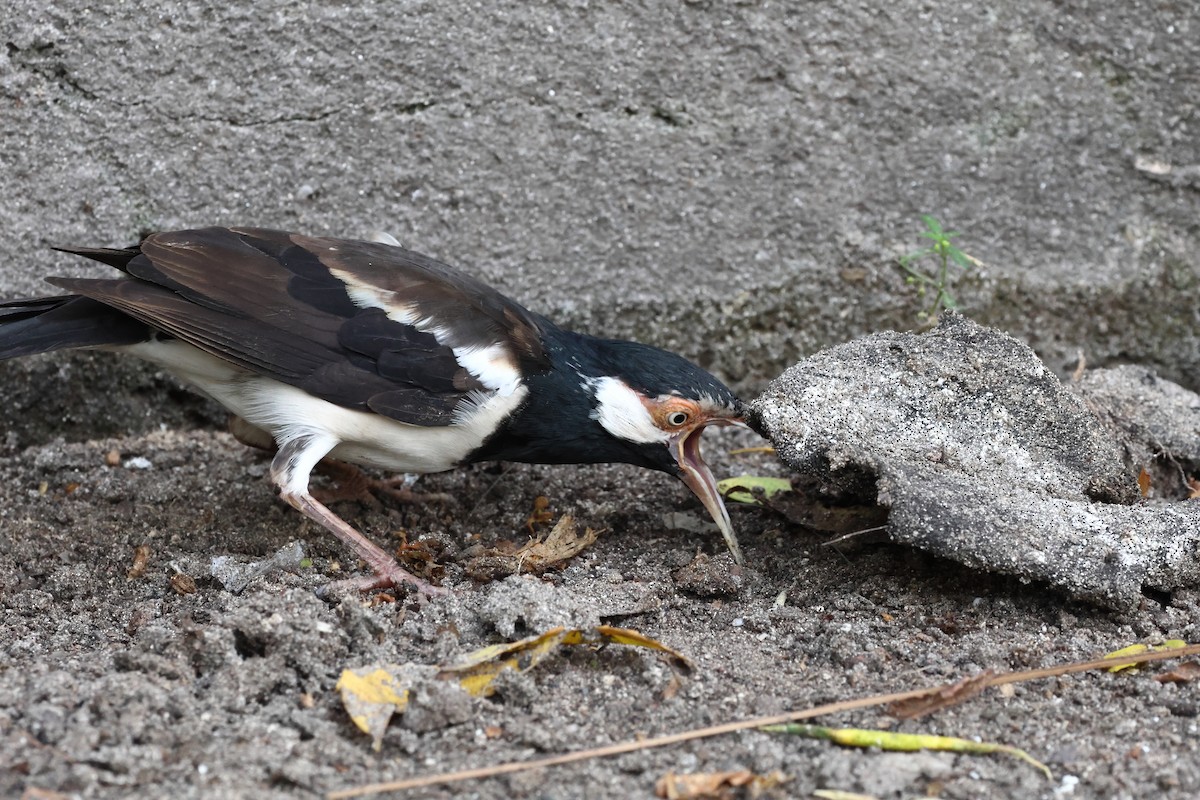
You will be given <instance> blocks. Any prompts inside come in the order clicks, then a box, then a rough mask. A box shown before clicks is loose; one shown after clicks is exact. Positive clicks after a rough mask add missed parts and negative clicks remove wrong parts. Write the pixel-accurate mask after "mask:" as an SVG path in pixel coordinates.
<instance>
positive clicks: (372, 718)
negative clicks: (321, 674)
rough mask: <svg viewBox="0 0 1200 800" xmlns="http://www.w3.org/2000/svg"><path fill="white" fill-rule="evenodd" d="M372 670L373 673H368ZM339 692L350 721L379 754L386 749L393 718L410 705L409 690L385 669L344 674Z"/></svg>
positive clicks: (340, 680)
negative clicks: (384, 735)
mask: <svg viewBox="0 0 1200 800" xmlns="http://www.w3.org/2000/svg"><path fill="white" fill-rule="evenodd" d="M368 670H369V671H368ZM336 688H337V690H338V692H340V693H341V695H342V705H344V706H345V707H346V711H347V712H348V713H349V714H350V720H351V721H352V722H353V723H354V724H355V726H357V727H358V729H359V730H360V731H362V732H363V733H365V734H367V735H369V736H370V737H371V738H372V740H373V742H372V745H373V747H374V748H375V750H379V749H380V747H381V746H382V745H383V732H384V731H385V730H386V729H387V725H388V722H389V721H390V720H391V718H392V714H394V713H396V712H399V711H403V710H404V708H405V706H407V705H408V689H407V688H403V687H401V686H399V685H398V679H397V677H396V675H395V674H393V671H389V670H386V669H383V668H375V669H371V668H370V667H368V668H367V669H364V670H359V671H355V670H350V669H344V670H342V674H341V677H339V678H338V682H337V687H336Z"/></svg>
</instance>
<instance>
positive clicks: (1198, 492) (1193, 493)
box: [1187, 478, 1200, 500]
mask: <svg viewBox="0 0 1200 800" xmlns="http://www.w3.org/2000/svg"><path fill="white" fill-rule="evenodd" d="M1187 487H1188V496H1187V499H1188V500H1200V478H1188V482H1187Z"/></svg>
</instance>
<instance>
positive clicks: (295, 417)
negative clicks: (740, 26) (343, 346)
mask: <svg viewBox="0 0 1200 800" xmlns="http://www.w3.org/2000/svg"><path fill="white" fill-rule="evenodd" d="M120 349H121V350H122V351H124V352H127V353H130V354H131V355H135V356H138V357H140V358H143V359H145V360H147V361H150V362H152V363H155V364H158V365H159V366H161V367H163V368H164V369H166V370H168V371H169V372H171V373H173V374H175V375H176V376H177V377H179V378H180V379H181V380H184V381H186V382H187V383H190V384H192V385H193V386H195V387H196V388H198V389H200V390H201V391H202V392H203V393H204V394H206V395H208V396H209V397H211V398H212V399H213V400H215V401H216V402H218V403H220V404H221V405H222V406H223V407H224V408H225V409H226V410H228V411H229V412H230V413H232V414H235V415H237V416H239V417H241V418H242V419H244V420H245V421H246V422H248V423H250V424H251V425H253V426H255V427H257V428H261V429H262V430H264V431H267V432H268V433H270V434H271V436H272V437H273V438H274V439H275V441H276V442H277V443H282V442H286V441H290V440H292V439H294V438H297V437H300V436H304V435H308V434H313V433H317V434H321V435H324V436H330V437H333V438H334V439H336V440H337V441H338V444H337V446H335V447H334V448H333V450H332V451H330V455H332V456H333V457H334V458H340V459H342V460H344V461H350V462H352V463H355V464H362V465H365V466H372V467H377V468H379V469H383V470H388V471H391V472H441V471H443V470H447V469H451V468H453V467H455V466H458V465H459V464H461V463H462V462H463V461H464V460H465V459H466V457H467V456H468V455H469V454H471V453H472V452H474V451H475V450H477V449H478V448H479V446H480V445H481V444H482V443H483V442H484V441H485V440H486V439H487V438H488V437H489V436H490V435H491V434H492V433H493V432H494V431H495V430H496V429H497V428H499V427H500V426H501V425H502V424H503V423H504V421H505V420H506V419H507V418H508V417H509V416H511V415H512V413H513V412H514V411H515V410H516V409H518V408H519V407H520V406H521V404H522V403H523V402H524V401H525V397H526V395H527V394H528V391H529V390H528V388H527V387H525V386H523V385H521V386H517V387H516V388H515V389H513V390H512V391H510V392H509V393H507V394H503V393H500V392H491V393H477V394H475V395H473V396H472V398H471V403H470V404H469V406H468V407H467V408H465V409H464V410H463V412H462V413H460V414H456V416H455V421H454V423H453V424H450V425H438V426H429V427H425V426H421V425H412V424H408V423H404V422H399V421H397V420H394V419H391V418H388V417H384V416H381V415H379V414H375V413H372V412H370V411H360V410H357V409H351V408H344V407H342V406H339V405H337V404H335V403H330V402H329V401H327V400H322V399H320V398H318V397H314V396H312V395H310V394H308V393H306V392H304V391H303V390H301V389H298V388H296V387H294V386H289V385H287V384H285V383H281V382H280V381H276V380H274V379H272V378H267V377H264V376H262V375H257V374H255V373H253V372H250V371H249V370H245V369H242V368H241V367H238V366H235V365H233V364H230V363H229V362H227V361H224V360H223V359H220V358H217V357H215V356H213V355H210V354H208V353H206V352H204V351H203V350H200V349H199V348H196V347H193V346H192V345H189V344H185V343H183V342H180V341H178V340H168V341H149V342H144V343H140V344H137V345H132V346H129V347H123V348H120Z"/></svg>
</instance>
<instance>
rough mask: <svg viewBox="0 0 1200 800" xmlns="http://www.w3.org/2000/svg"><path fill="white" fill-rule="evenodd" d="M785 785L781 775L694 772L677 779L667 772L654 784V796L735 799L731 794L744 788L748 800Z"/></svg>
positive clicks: (671, 799)
mask: <svg viewBox="0 0 1200 800" xmlns="http://www.w3.org/2000/svg"><path fill="white" fill-rule="evenodd" d="M785 781H787V776H785V775H784V774H783V773H782V772H778V771H776V772H772V773H770V774H768V775H755V774H754V773H753V772H751V771H750V770H748V769H739V770H730V771H728V772H694V773H688V774H685V775H679V774H676V773H674V772H668V773H667V774H666V775H663V776H662V777H661V778H659V779H658V781H657V782H656V783H655V784H654V794H655V796H657V797H662V798H666V800H724V799H725V798H732V797H735V796H737V795H736V794H735V793H734V790H736V789H740V788H742V787H743V786H744V787H746V788H747V789H748V790H749V792H750V796H751V797H758V796H759V795H761V793H762V792H764V791H766V790H768V789H773V788H775V787H776V786H779V785H780V784H782V783H784V782H785Z"/></svg>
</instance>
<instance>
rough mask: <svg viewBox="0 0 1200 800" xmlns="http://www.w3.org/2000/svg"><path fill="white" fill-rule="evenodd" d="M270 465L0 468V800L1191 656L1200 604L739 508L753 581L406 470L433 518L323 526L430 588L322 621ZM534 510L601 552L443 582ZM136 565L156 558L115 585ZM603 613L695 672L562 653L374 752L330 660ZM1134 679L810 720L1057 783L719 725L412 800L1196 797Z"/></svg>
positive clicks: (574, 745) (631, 528)
mask: <svg viewBox="0 0 1200 800" xmlns="http://www.w3.org/2000/svg"><path fill="white" fill-rule="evenodd" d="M753 443H754V437H753V436H752V435H751V434H749V432H744V431H743V432H738V431H733V432H712V433H710V434H709V439H708V445H707V448H706V452H707V454H708V456H709V460H710V462H711V463H713V465H714V469H715V470H716V472H717V473H718V475H727V474H740V473H742V472H751V473H769V472H772V471H776V470H778V469H779V468H778V466H777V465H776V464H775V463H774V462H773V461H772V459H771V457H770V456H766V455H753V454H752V455H730V454H729V451H730V450H731V449H734V448H736V447H740V446H744V445H748V444H753ZM112 451H115V453H116V455H112ZM113 462H116V465H115V466H113V465H111V464H112V463H113ZM266 465H267V461H266V457H265V456H264V455H263V454H262V453H259V452H256V451H253V450H249V449H246V448H245V447H243V446H241V445H240V444H238V443H237V442H236V441H234V440H233V439H232V438H231V437H230V436H229V435H228V434H227V433H224V432H219V431H214V430H211V429H204V428H202V429H196V430H187V431H181V430H173V429H172V430H163V431H159V432H155V433H151V434H149V435H144V436H131V437H128V438H119V439H106V440H100V441H91V442H84V443H63V442H61V441H59V442H56V443H51V444H47V445H40V446H34V447H28V448H16V447H12V446H11V445H10V446H9V448H8V450H7V452H5V453H4V458H3V459H0V519H2V520H3V528H4V535H3V536H0V607H2V608H3V611H2V615H0V625H2V633H0V796H5V797H22V796H24V797H29V798H46V797H59V796H64V797H165V796H172V797H178V798H186V797H315V796H321V795H322V794H324V793H326V792H330V791H336V790H341V789H347V788H351V787H354V786H356V785H360V784H366V783H373V782H377V781H382V780H388V779H393V778H398V777H405V776H415V775H423V774H430V773H436V772H442V771H448V770H456V769H461V768H468V767H478V766H483V765H488V764H495V763H500V762H506V761H513V760H525V759H532V758H538V757H543V756H546V755H553V754H558V753H563V752H567V751H571V750H578V749H584V748H590V747H594V746H597V745H602V744H606V743H611V742H620V741H625V740H628V739H632V738H635V737H652V736H658V735H662V734H667V733H671V732H676V731H683V730H686V729H691V728H696V727H700V726H706V725H711V724H714V723H719V722H724V721H729V720H737V719H744V718H749V717H752V716H756V715H764V714H772V713H778V712H781V711H785V710H788V709H801V708H805V707H808V706H811V705H816V704H820V703H825V702H829V701H833V700H839V699H847V698H854V697H860V696H864V695H869V694H873V693H879V692H888V691H895V690H902V689H909V688H915V687H921V686H927V685H934V684H939V683H943V682H947V681H952V680H955V679H958V678H960V677H963V676H966V675H970V674H973V673H975V672H977V671H979V670H980V669H983V668H993V669H997V670H1009V669H1025V668H1030V667H1036V666H1043V665H1052V664H1057V663H1061V662H1067V661H1073V660H1078V659H1085V658H1089V657H1095V656H1099V655H1102V654H1104V653H1106V652H1108V651H1110V650H1113V649H1116V648H1118V647H1122V646H1124V645H1127V644H1130V643H1134V642H1140V641H1153V640H1159V639H1164V638H1181V639H1186V640H1189V641H1197V640H1200V633H1198V632H1197V630H1196V627H1197V623H1196V620H1197V619H1198V618H1200V593H1197V592H1195V591H1191V592H1178V593H1176V594H1175V596H1173V597H1171V598H1169V599H1164V598H1159V599H1158V600H1157V601H1156V600H1150V599H1148V600H1147V601H1146V602H1145V603H1144V604H1143V606H1142V607H1141V608H1140V609H1139V610H1137V611H1136V612H1134V613H1129V614H1118V613H1113V612H1109V611H1104V610H1098V609H1097V608H1094V607H1090V606H1087V605H1082V604H1078V603H1075V602H1071V601H1068V600H1066V599H1064V598H1063V597H1062V596H1060V595H1057V594H1055V593H1054V592H1052V591H1050V590H1047V589H1044V588H1043V587H1040V586H1037V585H1022V584H1021V583H1019V582H1017V581H1015V580H1011V579H1004V578H995V577H991V576H988V575H985V574H980V573H976V572H972V571H970V570H967V569H965V568H962V567H959V566H957V565H955V564H952V563H949V562H945V561H940V560H937V559H934V558H932V557H928V556H925V555H922V554H920V553H919V552H916V551H913V550H911V549H907V548H901V547H897V546H893V545H886V544H860V545H854V546H849V545H847V546H840V547H833V546H823V545H822V539H821V538H820V537H818V536H816V535H815V534H813V533H812V532H807V531H805V530H802V529H798V528H795V527H792V526H789V525H788V524H786V523H784V522H782V521H781V520H780V519H778V518H773V517H771V516H769V515H767V514H765V513H764V512H761V511H758V510H755V509H747V508H735V509H733V518H734V523H735V525H736V527H737V529H738V531H739V533H740V538H741V541H742V546H743V548H744V550H745V552H746V556H747V560H748V565H747V567H746V569H745V570H744V571H739V570H738V569H736V568H735V567H734V565H733V562H732V560H731V559H730V557H729V556H728V554H726V553H724V552H723V550H724V548H723V545H722V542H721V540H720V537H719V536H718V535H716V534H715V533H714V532H707V531H703V530H701V531H699V532H689V531H687V530H670V529H668V528H667V523H668V521H670V520H676V521H677V520H680V519H682V520H684V521H685V522H686V521H687V520H691V519H693V518H698V517H699V516H700V515H701V514H702V513H703V512H702V510H701V509H700V508H699V507H698V505H697V504H696V503H695V502H694V501H693V500H692V499H691V497H690V495H689V493H687V492H686V490H684V489H683V487H681V486H679V485H677V484H676V483H675V482H674V481H673V480H671V479H669V478H666V477H664V476H658V475H654V474H650V473H643V472H640V471H638V470H636V469H633V468H624V467H525V466H484V467H477V468H472V469H467V470H463V471H459V472H453V473H447V474H444V475H436V476H428V477H426V478H424V479H422V481H421V482H420V483H419V484H418V487H419V488H421V489H422V490H424V491H428V492H446V493H448V494H449V495H450V498H451V499H450V500H449V501H448V502H447V503H444V504H438V503H429V504H424V505H418V506H406V507H400V508H390V509H386V510H385V509H372V508H371V507H369V506H366V505H363V504H359V503H355V502H349V503H342V504H339V505H338V506H336V508H337V509H338V510H339V511H340V512H341V513H343V514H344V515H345V516H347V517H348V518H350V519H351V520H352V521H353V522H354V523H355V524H357V525H359V526H360V527H361V528H362V529H364V530H366V531H368V532H370V534H371V535H372V536H373V537H374V538H375V539H376V540H379V541H385V540H387V541H390V544H391V545H392V546H395V545H396V544H398V540H397V539H396V538H394V537H396V536H397V532H398V531H400V530H404V531H406V532H407V536H408V541H409V542H410V543H411V542H414V541H419V542H425V543H426V544H427V545H428V548H427V551H428V552H430V553H433V554H434V556H435V559H436V561H437V562H439V563H441V564H443V565H444V576H443V580H444V584H445V585H446V586H447V587H448V588H449V589H450V590H451V593H450V594H449V595H448V596H446V597H439V598H436V599H433V600H431V601H429V602H427V603H424V604H422V603H419V602H417V601H416V600H414V599H412V598H405V597H401V598H400V599H399V600H398V601H397V602H393V603H388V602H383V603H375V604H372V603H369V602H364V601H363V600H360V599H357V598H356V599H344V600H341V601H325V600H322V599H319V598H318V597H317V596H316V595H315V594H314V591H313V590H314V588H315V587H317V586H319V585H321V584H322V583H323V582H325V581H326V580H328V579H329V578H330V577H339V576H344V575H346V574H347V572H348V571H350V570H352V569H353V565H351V564H346V563H345V561H344V559H345V553H344V552H343V551H342V550H341V549H340V547H339V546H338V544H337V543H336V542H335V541H334V540H333V539H332V537H330V536H329V535H327V534H326V533H324V532H323V531H318V530H316V529H315V528H314V527H313V526H311V525H308V524H307V523H305V522H303V521H302V520H301V518H300V517H299V515H297V514H295V513H294V512H292V511H291V510H290V509H287V508H285V507H284V506H283V505H282V504H281V503H280V502H279V501H278V500H276V499H275V498H274V497H273V496H272V492H271V491H270V488H269V486H268V484H267V482H266V480H265V479H264V477H263V476H264V471H265V468H266ZM538 495H544V496H546V497H548V498H549V500H550V510H551V511H552V512H554V513H555V514H561V513H564V512H571V513H573V514H575V515H576V517H577V519H578V521H579V523H580V524H581V525H586V526H591V527H594V528H603V529H604V532H603V533H602V534H601V536H600V538H599V540H598V541H597V542H596V543H595V544H594V545H593V546H591V547H590V548H589V549H588V550H586V551H585V552H584V553H582V554H581V555H580V556H578V557H577V558H576V559H574V560H573V561H572V562H571V563H570V564H569V565H568V566H567V567H566V568H565V569H562V570H561V571H557V572H551V573H549V574H548V575H546V576H545V577H543V578H541V579H538V578H534V577H529V576H521V577H508V578H504V579H499V580H494V581H489V582H479V581H477V580H472V579H471V578H470V577H467V575H466V573H465V571H464V564H465V563H467V562H469V560H470V558H471V556H472V554H476V553H478V551H479V548H481V547H483V548H487V547H491V546H494V545H495V544H496V543H498V542H500V541H503V540H510V541H517V542H523V541H524V540H525V539H526V537H527V531H526V530H525V522H526V519H527V517H528V515H529V513H530V511H531V510H532V509H533V507H534V501H535V498H536V497H537V496H538ZM670 514H673V515H674V516H671V517H669V518H665V517H664V515H670ZM676 524H678V523H677V522H676ZM685 527H686V525H685ZM389 531H390V532H391V533H390V534H389V533H387V532H389ZM389 537H392V538H390V539H389ZM297 539H299V540H300V541H302V542H303V544H304V546H305V548H306V552H307V553H308V555H309V556H310V557H311V558H312V562H313V563H312V566H311V568H305V569H300V570H299V571H298V572H276V573H273V574H269V575H266V576H263V577H260V578H257V579H255V580H254V581H253V582H251V584H250V585H249V586H248V587H247V588H246V589H245V591H244V592H242V593H241V594H233V593H231V592H229V591H227V590H226V589H225V588H223V586H222V585H221V584H220V583H219V582H217V581H216V580H215V579H213V578H211V577H209V564H210V559H211V558H212V557H213V556H217V555H229V556H232V557H233V558H234V559H235V560H237V561H241V562H246V563H250V562H253V561H255V560H258V559H262V558H265V557H267V556H269V555H271V554H272V553H275V552H276V551H278V550H279V549H280V548H283V547H284V546H286V545H288V544H289V543H291V542H293V541H295V540H297ZM139 545H148V546H149V549H150V550H149V553H150V555H149V561H148V565H147V568H146V570H145V572H144V574H143V575H142V576H141V577H136V578H132V579H131V578H129V577H127V572H128V570H129V569H130V568H131V566H132V565H133V562H134V550H135V548H136V547H138V546H139ZM339 561H341V562H342V563H341V566H340V567H339V566H338V562H339ZM177 573H183V574H186V575H188V576H191V577H192V578H194V579H195V585H196V591H195V592H194V593H191V594H180V593H179V592H178V591H176V590H175V588H173V585H172V582H171V578H172V576H174V575H176V574H177ZM177 582H178V579H177ZM597 621H603V622H606V623H609V624H613V625H619V626H623V627H627V628H634V629H637V630H639V631H641V632H643V633H645V634H647V635H649V636H652V637H654V638H656V639H658V640H660V641H662V642H664V643H666V644H668V645H670V646H672V647H674V648H677V649H678V650H680V651H682V652H683V653H685V654H686V655H687V656H688V657H690V658H691V659H692V661H693V662H694V669H693V670H692V672H691V673H690V674H688V675H679V674H677V673H676V672H675V671H673V669H672V667H671V666H670V665H669V664H668V663H667V662H666V661H665V660H663V659H662V658H661V657H659V656H656V655H654V654H652V653H650V652H649V651H644V650H635V649H629V648H622V647H615V646H611V647H607V648H605V649H601V650H588V649H584V648H571V649H570V650H568V651H566V652H563V653H562V654H561V655H557V656H554V657H552V658H551V659H549V660H548V661H547V662H545V663H543V664H541V665H540V666H539V667H538V668H537V669H534V670H532V671H530V672H528V673H526V674H524V675H519V676H508V677H506V678H505V679H503V680H502V681H501V683H500V691H499V692H498V693H497V694H496V695H495V696H493V697H491V698H488V699H476V700H470V701H469V702H467V703H465V704H462V703H460V704H459V706H458V708H457V710H453V709H452V710H450V711H447V709H445V708H437V707H434V708H430V709H425V711H424V713H420V709H415V710H414V713H412V714H411V718H410V716H408V715H406V716H405V717H403V718H397V719H394V720H393V722H392V725H391V727H390V728H389V730H388V732H387V734H386V736H385V737H384V740H383V746H382V749H381V750H380V751H379V752H374V751H373V750H372V748H371V742H370V740H369V738H368V737H367V736H365V735H363V734H362V733H360V732H359V731H358V730H357V729H356V728H354V726H353V725H352V724H351V722H350V721H349V719H348V716H347V713H346V711H345V710H344V708H343V707H342V704H341V702H340V699H339V696H338V693H337V692H336V691H335V690H334V686H335V683H336V681H337V679H338V675H339V673H340V672H341V670H342V669H344V668H355V667H363V666H368V665H371V664H380V663H404V662H414V663H420V664H439V663H447V662H451V661H453V660H455V659H456V658H458V657H461V656H462V655H464V654H466V653H468V652H470V651H472V650H475V649H476V648H479V647H481V646H484V645H488V644H493V643H497V642H502V641H506V640H509V639H514V638H519V637H521V636H527V635H530V634H531V633H534V632H538V631H541V630H544V629H546V628H549V627H551V626H552V625H555V624H560V623H561V624H584V625H587V624H595V622H597ZM1158 671H1160V670H1158V669H1147V670H1144V671H1142V672H1139V673H1136V674H1130V673H1121V674H1107V673H1086V674H1080V675H1074V676H1069V677H1063V678H1059V679H1052V680H1042V681H1037V682H1032V683H1027V684H1018V685H1016V686H1014V687H1012V688H1013V691H1011V692H1001V691H1000V690H998V689H991V690H988V691H987V692H986V693H984V694H983V695H981V696H979V697H977V698H975V699H973V700H971V701H969V702H967V703H965V704H963V705H960V706H958V707H955V708H953V709H950V710H947V711H943V712H940V713H937V714H935V715H933V716H932V717H928V718H926V719H923V720H919V721H916V722H903V723H895V722H894V721H893V720H891V719H890V718H889V717H887V716H886V715H885V714H884V713H883V712H882V710H880V709H869V710H865V711H859V712H855V713H847V714H841V715H837V716H835V717H828V718H822V719H821V720H818V722H821V723H823V724H829V725H836V726H856V727H894V728H895V729H896V730H901V731H908V732H923V733H935V734H946V735H953V736H961V737H967V738H978V739H981V740H984V741H996V742H1003V743H1006V744H1011V745H1015V746H1018V747H1021V748H1024V749H1026V750H1027V751H1029V753H1030V754H1031V755H1033V756H1034V757H1035V758H1038V759H1040V760H1042V761H1044V762H1046V764H1047V765H1048V766H1049V767H1050V769H1051V770H1052V771H1053V773H1054V778H1053V780H1051V781H1048V780H1047V779H1046V778H1045V777H1044V776H1042V775H1041V774H1040V773H1039V772H1037V771H1036V770H1035V769H1033V768H1032V767H1030V766H1028V765H1026V764H1024V763H1021V762H1019V761H1016V760H1013V759H1011V758H1008V757H1005V756H965V755H951V754H943V753H928V752H921V753H881V752H878V751H858V750H848V749H840V748H838V747H836V746H833V745H830V744H828V743H824V742H818V741H810V740H804V739H798V738H790V737H782V736H779V735H771V734H766V733H760V732H744V733H738V734H732V735H727V736H723V737H718V738H712V739H705V740H700V741H695V742H691V743H688V744H683V745H679V746H674V747H668V748H663V749H657V750H650V751H644V752H638V753H634V754H630V755H624V756H619V757H615V758H609V759H603V760H594V761H587V762H583V763H579V764H575V765H571V766H564V767H555V768H549V769H545V770H537V771H534V772H529V773H518V774H514V775H510V776H506V777H501V778H490V779H486V780H480V781H472V782H467V783H462V784H457V785H452V786H445V787H434V788H426V789H421V790H417V791H414V792H410V793H409V794H408V795H407V796H416V797H456V798H457V797H464V798H465V797H470V798H514V797H517V798H543V797H544V798H609V797H651V796H653V792H654V785H655V781H656V780H657V779H658V778H659V777H661V776H662V775H663V774H664V773H666V772H668V771H675V772H677V773H694V772H707V771H716V770H738V769H748V770H752V771H754V772H757V773H763V774H765V773H770V772H771V771H774V770H780V771H782V772H783V773H785V774H786V775H787V776H788V777H789V778H790V779H791V780H790V782H789V783H787V784H786V785H785V786H783V787H782V788H780V789H779V790H777V795H776V796H785V797H806V796H809V795H810V794H811V793H812V792H813V791H814V790H816V789H840V790H845V791H853V792H861V793H866V794H868V795H871V796H874V797H878V798H907V797H927V796H932V797H942V798H993V797H995V798H1000V797H1023V798H1067V797H1080V798H1090V797H1105V798H1147V797H1179V798H1183V797H1194V796H1196V795H1197V793H1198V792H1200V744H1198V742H1200V737H1198V736H1197V713H1198V712H1200V694H1198V691H1200V690H1198V688H1197V685H1196V684H1195V683H1192V684H1171V683H1160V682H1157V681H1155V680H1154V675H1155V674H1156V672H1158ZM434 706H436V702H435V703H434Z"/></svg>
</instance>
